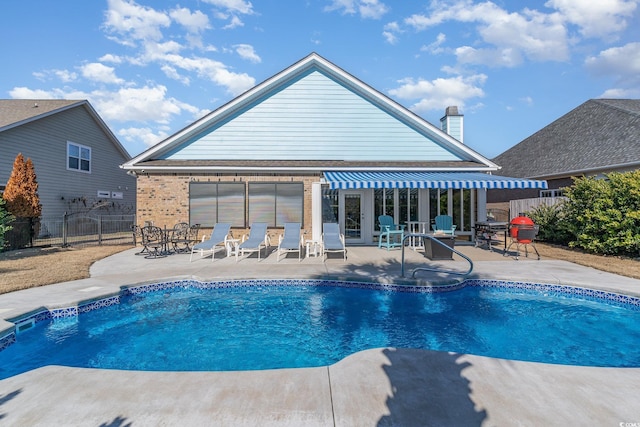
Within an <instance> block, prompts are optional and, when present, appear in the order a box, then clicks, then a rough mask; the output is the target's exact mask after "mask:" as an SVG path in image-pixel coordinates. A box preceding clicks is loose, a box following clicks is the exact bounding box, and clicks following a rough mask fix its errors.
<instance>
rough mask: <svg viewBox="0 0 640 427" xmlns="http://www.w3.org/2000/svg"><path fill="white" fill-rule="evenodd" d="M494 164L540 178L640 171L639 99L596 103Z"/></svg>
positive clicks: (506, 171)
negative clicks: (614, 171) (613, 171)
mask: <svg viewBox="0 0 640 427" xmlns="http://www.w3.org/2000/svg"><path fill="white" fill-rule="evenodd" d="M493 160H494V162H496V163H497V164H499V165H501V166H502V169H501V170H500V171H498V172H496V174H499V175H505V176H513V177H520V178H539V179H551V178H562V177H571V176H578V175H583V174H594V173H598V172H607V171H612V170H625V169H635V168H637V167H640V99H591V100H589V101H587V102H585V103H584V104H582V105H580V106H578V107H577V108H575V109H574V110H572V111H570V112H569V113H567V114H565V115H564V116H562V117H560V118H559V119H557V120H556V121H554V122H553V123H551V124H549V125H548V126H546V127H544V128H543V129H541V130H539V131H538V132H536V133H534V134H533V135H531V136H530V137H528V138H526V139H524V140H523V141H522V142H520V143H519V144H517V145H515V146H514V147H512V148H510V149H509V150H507V151H505V152H504V153H502V154H500V155H499V156H497V157H496V158H495V159H493Z"/></svg>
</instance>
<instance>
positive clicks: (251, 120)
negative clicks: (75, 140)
mask: <svg viewBox="0 0 640 427" xmlns="http://www.w3.org/2000/svg"><path fill="white" fill-rule="evenodd" d="M161 158H164V159H171V160H206V159H217V160H269V159H272V160H345V161H406V160H410V161H419V160H424V161H455V160H459V159H460V157H458V156H456V155H455V154H454V153H452V152H450V151H448V150H446V149H445V148H443V147H442V146H441V145H440V144H438V143H437V142H435V141H434V140H432V139H431V138H429V137H428V136H427V135H425V134H423V133H420V132H418V131H417V130H416V129H414V128H412V127H410V126H409V125H408V124H407V123H404V122H402V121H400V120H399V118H398V117H396V116H394V115H393V114H392V113H391V112H388V111H384V110H382V109H381V108H380V107H379V106H377V105H376V104H374V103H372V102H371V101H370V100H368V99H367V98H365V97H363V96H360V95H359V94H358V93H356V92H354V91H352V90H350V89H349V88H347V87H345V86H344V85H342V84H341V83H339V82H338V81H336V80H334V79H332V78H331V77H329V76H328V75H326V74H324V73H323V72H321V71H319V70H318V69H316V68H312V69H311V70H308V71H307V72H305V73H304V74H302V75H299V76H297V77H296V78H295V79H293V80H291V81H289V82H287V84H286V85H284V86H282V87H281V88H279V90H276V91H271V92H270V93H269V95H268V97H263V98H261V99H258V100H257V101H254V103H253V104H252V105H249V106H247V107H245V108H244V109H242V110H240V111H237V112H236V113H235V114H234V115H232V116H231V117H228V118H226V119H224V120H220V121H219V122H214V123H212V127H210V128H209V129H207V130H206V131H203V132H202V133H200V134H198V135H197V136H195V137H193V138H191V139H190V140H188V141H186V142H184V143H182V144H179V145H178V146H177V147H174V149H173V150H171V151H170V152H168V153H166V154H164V155H161Z"/></svg>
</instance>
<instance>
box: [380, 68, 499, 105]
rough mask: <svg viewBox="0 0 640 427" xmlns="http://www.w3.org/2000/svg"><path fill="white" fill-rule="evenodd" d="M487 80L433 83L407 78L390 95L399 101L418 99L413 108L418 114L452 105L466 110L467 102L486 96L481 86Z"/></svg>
mask: <svg viewBox="0 0 640 427" xmlns="http://www.w3.org/2000/svg"><path fill="white" fill-rule="evenodd" d="M486 80H487V76H486V75H484V74H475V75H472V76H468V77H463V76H456V77H452V78H437V79H435V80H431V81H428V80H422V79H419V80H414V79H412V78H406V79H403V80H401V81H399V82H398V83H400V86H399V87H398V88H397V89H392V90H390V91H389V94H390V95H391V96H394V97H396V98H399V99H406V100H414V99H417V100H418V101H417V102H416V103H414V104H413V106H412V107H411V109H412V110H413V111H416V112H427V111H434V110H442V109H444V108H446V107H447V106H450V105H457V106H458V107H460V108H464V106H465V104H466V102H467V100H469V99H473V98H481V97H483V96H484V90H482V87H481V86H482V85H484V83H485V81H486Z"/></svg>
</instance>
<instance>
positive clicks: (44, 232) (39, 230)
mask: <svg viewBox="0 0 640 427" xmlns="http://www.w3.org/2000/svg"><path fill="white" fill-rule="evenodd" d="M134 224H135V215H87V214H82V213H78V214H65V215H63V216H62V217H61V218H60V217H42V218H34V219H28V218H27V219H18V220H16V221H14V222H13V223H11V226H12V227H13V229H12V230H10V231H8V232H7V233H5V243H6V245H7V246H8V249H19V248H27V247H37V246H92V245H102V244H124V243H133V234H132V226H133V225H134Z"/></svg>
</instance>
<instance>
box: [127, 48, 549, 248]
mask: <svg viewBox="0 0 640 427" xmlns="http://www.w3.org/2000/svg"><path fill="white" fill-rule="evenodd" d="M449 112H450V113H451V114H449V115H447V116H445V117H444V118H443V122H444V123H446V124H447V126H448V128H449V129H451V130H452V131H454V132H455V133H456V135H458V136H460V137H461V136H462V135H463V132H462V129H461V125H462V116H461V115H460V114H458V112H457V109H454V108H451V109H450V111H449ZM122 167H123V168H124V169H125V170H127V171H130V172H131V173H135V174H136V175H137V177H138V186H137V206H138V221H139V222H143V221H153V222H154V223H155V224H156V225H160V226H164V225H167V226H171V225H172V224H174V223H175V222H178V221H187V222H190V223H192V224H194V223H199V224H201V225H202V226H203V227H212V226H213V225H214V224H215V223H217V222H230V223H232V225H233V227H235V228H237V229H239V230H238V233H241V231H240V230H243V229H246V228H247V227H248V226H249V225H250V224H251V223H253V222H255V221H261V222H267V223H268V224H269V225H270V226H271V227H276V228H277V227H282V226H283V225H284V223H285V222H301V223H302V224H303V228H304V230H305V233H306V236H307V238H308V239H311V238H313V239H314V240H317V239H319V238H320V235H321V233H322V224H323V222H337V223H339V224H340V227H341V231H342V232H343V233H344V234H345V237H346V239H347V243H348V244H371V243H373V242H374V241H375V239H376V238H377V235H378V233H379V227H378V225H377V218H378V216H379V215H382V214H387V215H391V216H393V217H394V219H395V220H396V222H398V223H401V224H407V223H409V222H412V221H421V222H422V223H424V224H427V225H428V224H430V223H431V222H432V221H433V219H434V218H435V217H436V216H437V215H438V214H448V215H451V216H453V217H454V221H455V223H456V225H457V233H458V234H459V236H460V238H469V239H470V238H471V236H472V230H473V228H472V227H473V225H474V221H475V218H476V215H480V216H482V214H483V210H484V206H485V197H486V189H487V188H518V187H529V186H532V187H540V186H544V185H546V183H544V182H540V181H532V180H521V179H511V178H506V177H497V176H495V175H490V174H489V173H490V172H494V171H496V170H497V169H498V165H496V164H495V163H493V162H492V161H490V160H488V159H486V158H484V157H483V156H482V155H480V154H479V153H477V152H475V151H474V150H472V149H470V148H469V147H467V146H465V145H464V144H463V143H462V142H461V141H459V140H458V139H456V138H454V137H453V136H451V135H449V134H447V133H446V132H444V131H442V130H441V129H439V128H437V127H436V126H434V125H432V124H431V123H429V122H427V121H425V120H424V119H422V118H421V117H419V116H417V115H416V114H414V113H412V112H411V111H409V110H408V109H406V108H404V107H403V106H401V105H399V104H398V103H396V102H395V101H393V100H391V99H390V98H388V97H386V96H385V95H383V94H381V93H380V92H378V91H377V90H375V89H373V88H372V87H370V86H368V85H366V84H365V83H363V82H362V81H360V80H358V79H357V78H355V77H354V76H352V75H350V74H349V73H347V72H345V71H344V70H342V69H341V68H339V67H337V66H336V65H334V64H333V63H331V62H329V61H327V60H326V59H324V58H323V57H321V56H319V55H318V54H316V53H312V54H310V55H308V56H307V57H305V58H303V59H301V60H300V61H298V62H297V63H295V64H293V65H291V66H290V67H288V68H286V69H285V70H283V71H281V72H280V73H278V74H276V75H274V76H273V77H271V78H269V79H267V80H265V81H264V82H262V83H260V84H259V85H257V86H255V87H254V88H252V89H250V90H248V91H247V92H245V93H244V94H242V95H240V96H239V97H237V98H235V99H233V100H231V101H230V102H228V103H227V104H225V105H223V106H221V107H220V108H218V109H217V110H215V111H213V112H211V113H209V114H208V115H206V116H204V117H203V118H201V119H200V120H198V121H196V122H194V123H193V124H191V125H189V126H187V127H186V128H184V129H182V130H180V131H178V132H177V133H176V134H174V135H172V136H170V137H169V138H167V139H166V140H164V141H162V142H160V143H159V144H157V145H155V146H154V147H151V148H150V149H149V150H147V151H145V152H143V153H141V154H140V155H138V156H136V157H135V158H133V159H131V160H130V161H128V162H126V163H124V164H123V165H122Z"/></svg>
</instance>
